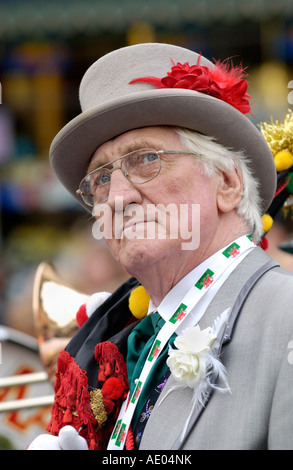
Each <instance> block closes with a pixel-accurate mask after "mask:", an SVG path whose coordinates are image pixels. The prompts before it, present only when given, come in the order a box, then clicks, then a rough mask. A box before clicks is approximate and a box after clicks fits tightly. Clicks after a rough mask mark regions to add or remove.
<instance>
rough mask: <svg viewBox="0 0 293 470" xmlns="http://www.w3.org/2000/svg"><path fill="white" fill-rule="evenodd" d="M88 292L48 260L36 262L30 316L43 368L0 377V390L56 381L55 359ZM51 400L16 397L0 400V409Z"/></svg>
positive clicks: (50, 400) (72, 331)
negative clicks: (63, 276)
mask: <svg viewBox="0 0 293 470" xmlns="http://www.w3.org/2000/svg"><path fill="white" fill-rule="evenodd" d="M88 297H89V296H88V295H86V294H84V293H82V292H79V291H78V290H76V289H74V288H73V287H71V286H70V285H68V284H66V283H64V282H63V281H62V280H61V279H60V277H59V276H58V274H57V272H56V269H55V268H54V266H53V265H52V264H51V263H49V262H43V263H41V264H40V265H39V267H38V269H37V271H36V275H35V279H34V285H33V315H34V325H35V329H36V335H37V351H38V353H39V356H40V359H41V362H42V364H43V366H44V369H45V370H44V371H42V372H37V373H31V374H30V373H28V374H24V375H22V376H12V377H5V378H1V379H0V389H1V388H6V387H14V386H19V385H23V384H34V383H39V382H46V381H50V382H51V383H52V384H53V383H54V381H55V372H56V370H57V359H58V356H59V353H60V351H61V350H63V349H64V348H65V346H66V344H67V343H68V341H69V340H70V339H71V338H72V336H73V335H74V334H75V333H76V331H77V330H78V325H77V322H76V313H77V310H78V309H79V307H80V306H81V305H82V304H83V303H85V302H86V300H87V299H88ZM52 403H53V396H45V397H37V398H31V399H19V400H15V401H11V402H8V401H7V402H2V403H0V412H6V411H13V410H18V409H23V408H32V407H36V406H47V405H50V404H52Z"/></svg>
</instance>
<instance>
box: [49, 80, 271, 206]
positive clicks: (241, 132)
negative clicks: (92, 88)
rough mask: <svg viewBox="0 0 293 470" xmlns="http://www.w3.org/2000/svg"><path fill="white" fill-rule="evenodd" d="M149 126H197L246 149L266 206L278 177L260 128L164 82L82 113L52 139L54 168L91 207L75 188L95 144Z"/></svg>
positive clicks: (230, 110) (229, 108)
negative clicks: (164, 85)
mask: <svg viewBox="0 0 293 470" xmlns="http://www.w3.org/2000/svg"><path fill="white" fill-rule="evenodd" d="M149 126H176V127H183V128H187V129H191V130H195V131H197V132H200V133H202V134H205V135H208V136H211V137H214V138H215V139H216V140H217V141H218V142H219V143H221V144H223V145H225V146H227V147H229V148H231V149H234V150H236V151H239V150H244V151H245V153H246V155H247V156H248V158H249V161H250V164H251V169H252V172H253V174H254V176H255V177H256V179H257V180H258V181H259V183H260V196H261V200H262V211H263V212H265V211H266V210H267V209H268V207H269V205H270V203H271V202H272V200H273V197H274V194H275V190H276V184H277V179H276V168H275V164H274V160H273V156H272V153H271V151H270V149H269V146H268V145H267V143H266V141H265V139H264V138H263V136H262V134H261V133H260V131H259V130H258V129H257V128H256V126H255V125H254V124H253V123H252V122H251V121H250V120H249V119H248V118H247V117H246V116H245V115H243V114H242V113H241V112H239V111H238V110H237V109H235V108H234V107H232V106H230V105H229V104H227V103H225V102H224V101H221V100H219V99H217V98H213V97H211V96H209V95H204V94H202V93H199V92H196V91H192V90H185V89H174V88H172V89H169V88H167V89H159V90H158V89H156V90H147V91H142V92H137V93H133V94H132V95H127V96H126V97H124V98H119V99H115V100H112V101H108V102H107V103H106V104H105V105H99V106H96V107H93V108H91V109H89V110H87V111H85V112H83V113H81V114H80V115H78V116H77V117H75V118H74V119H73V120H72V121H70V122H69V123H68V124H67V125H66V126H65V127H64V128H63V129H62V130H61V131H60V132H59V133H58V134H57V136H56V137H55V139H54V140H53V142H52V144H51V148H50V161H51V165H52V168H53V170H54V171H55V173H56V175H57V176H58V178H59V179H60V181H61V183H62V184H63V185H64V186H65V188H67V190H68V191H69V192H70V193H71V194H72V195H73V197H75V198H76V199H77V201H78V202H79V203H80V204H82V205H83V206H84V207H85V208H86V210H87V211H90V212H91V208H90V207H89V206H87V205H86V204H85V203H83V201H82V199H81V198H80V197H79V196H78V195H77V194H76V190H77V189H78V186H79V183H80V181H81V179H82V178H83V177H84V176H85V175H86V173H87V168H88V165H89V163H90V161H91V158H92V156H93V154H94V152H95V151H96V149H97V148H98V147H99V146H100V145H102V144H103V143H105V142H106V141H108V140H111V139H113V138H115V137H117V136H119V135H120V134H123V133H125V132H128V131H130V130H133V129H138V128H142V127H149Z"/></svg>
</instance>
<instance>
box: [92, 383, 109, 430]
mask: <svg viewBox="0 0 293 470" xmlns="http://www.w3.org/2000/svg"><path fill="white" fill-rule="evenodd" d="M90 404H91V410H92V412H93V415H94V417H95V419H96V421H97V423H98V427H99V428H100V427H101V426H103V424H104V423H105V421H107V418H108V416H107V413H106V411H105V407H104V402H103V394H102V390H99V389H97V390H92V391H91V392H90Z"/></svg>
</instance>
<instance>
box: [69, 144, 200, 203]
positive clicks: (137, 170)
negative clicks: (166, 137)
mask: <svg viewBox="0 0 293 470" xmlns="http://www.w3.org/2000/svg"><path fill="white" fill-rule="evenodd" d="M165 154H171V155H198V154H196V153H191V152H182V151H177V150H154V149H140V150H134V151H133V152H130V153H127V154H126V155H123V156H122V157H119V158H116V159H115V160H112V161H111V162H109V163H106V164H105V165H103V166H101V167H99V168H96V169H95V170H93V171H91V172H90V173H89V174H88V175H86V176H85V177H84V178H83V179H82V180H81V182H80V185H79V189H78V190H77V191H76V194H78V195H79V196H81V198H82V199H83V201H84V202H85V203H86V204H87V205H88V206H91V207H94V205H96V204H102V203H104V202H106V201H107V199H108V197H109V191H110V182H111V175H112V173H113V171H115V170H121V171H122V173H123V175H124V176H125V178H126V179H128V181H130V182H131V183H133V184H134V185H137V184H144V183H147V182H148V181H151V180H153V179H154V178H155V177H156V176H158V174H159V173H160V171H161V155H165ZM118 160H121V164H120V166H115V167H114V168H112V169H111V170H110V169H109V168H106V167H108V166H109V165H111V164H112V163H114V162H117V161H118Z"/></svg>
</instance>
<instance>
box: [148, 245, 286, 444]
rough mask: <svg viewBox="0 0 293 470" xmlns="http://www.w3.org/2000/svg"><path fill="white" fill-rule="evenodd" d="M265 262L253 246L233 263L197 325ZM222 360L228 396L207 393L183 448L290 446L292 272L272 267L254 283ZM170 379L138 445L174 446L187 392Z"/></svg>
mask: <svg viewBox="0 0 293 470" xmlns="http://www.w3.org/2000/svg"><path fill="white" fill-rule="evenodd" d="M268 260H269V257H268V256H267V255H266V253H264V252H263V251H262V250H261V249H259V248H256V249H255V250H253V251H252V252H251V253H250V254H249V255H248V256H247V257H246V258H245V259H244V260H243V261H242V262H241V263H240V264H239V265H238V267H237V268H236V269H235V271H234V272H233V273H232V274H231V275H230V277H229V278H228V279H227V280H226V282H225V283H224V285H223V286H222V288H221V289H220V291H219V292H218V293H217V295H216V297H215V298H214V299H213V301H212V303H211V304H210V306H209V307H208V309H207V311H206V313H205V314H204V316H203V318H202V320H201V321H200V326H201V328H206V327H207V326H212V324H213V322H214V320H215V318H216V317H217V316H218V315H219V314H220V313H222V312H223V311H224V310H225V309H226V308H228V307H232V305H233V304H234V302H235V300H236V298H237V295H238V293H239V292H240V290H241V288H242V286H243V285H244V284H245V282H246V281H247V279H248V278H249V277H250V276H251V275H252V273H253V272H255V271H256V270H257V269H258V268H259V267H260V266H262V265H263V264H264V263H266V262H267V261H268ZM291 341H292V342H291ZM290 342H291V343H290ZM220 358H221V361H222V363H223V364H224V365H225V367H226V369H227V372H228V383H229V386H230V389H231V394H229V393H221V392H219V391H215V392H214V393H213V395H212V396H211V398H210V400H209V402H208V403H207V405H206V407H205V409H204V410H203V412H202V414H201V415H200V417H199V419H198V421H197V422H196V424H195V426H194V428H193V429H192V431H191V433H190V435H189V437H188V438H187V440H186V441H185V444H184V447H183V450H192V449H194V450H257V449H259V450H262V449H263V450H265V449H272V450H273V449H276V450H277V449H282V450H285V449H293V273H291V272H290V271H285V270H283V269H281V268H279V267H277V268H273V269H272V270H270V271H269V272H267V273H266V274H265V275H264V276H263V277H262V278H261V279H260V280H259V281H258V283H257V284H256V285H255V286H254V288H253V289H252V291H251V293H250V295H249V296H248V298H247V300H246V302H245V304H244V306H243V308H242V310H241V312H240V314H239V317H238V320H237V323H236V325H235V328H234V332H233V337H232V340H231V341H230V342H229V343H227V344H226V345H224V346H223V349H222V353H221V357H220ZM174 384H175V382H174V379H173V378H172V377H170V378H169V380H168V382H167V384H166V386H165V388H164V390H163V392H162V394H161V396H160V398H159V399H158V401H157V403H156V405H155V407H154V409H153V411H152V413H151V416H150V418H149V421H148V423H147V425H146V428H145V431H144V434H143V437H142V441H141V445H140V449H147V450H154V449H155V450H168V449H172V446H173V443H174V441H176V439H177V437H178V435H179V434H180V432H181V430H182V428H183V426H184V424H185V422H186V419H187V417H188V415H189V412H190V409H191V397H192V391H191V390H190V389H188V388H185V389H182V390H180V391H178V390H177V391H172V392H170V393H169V394H168V391H169V390H170V389H171V387H172V386H174ZM164 397H166V398H165V399H164V400H163V398H164Z"/></svg>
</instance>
